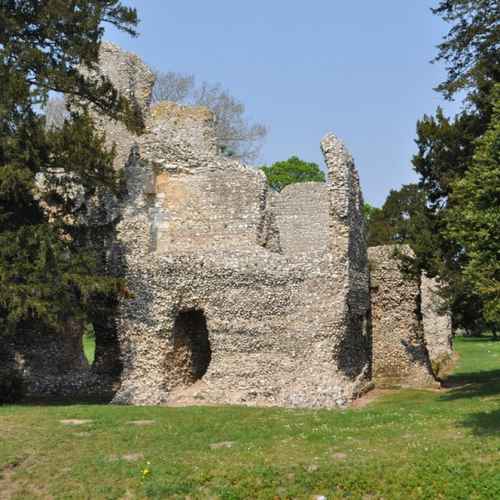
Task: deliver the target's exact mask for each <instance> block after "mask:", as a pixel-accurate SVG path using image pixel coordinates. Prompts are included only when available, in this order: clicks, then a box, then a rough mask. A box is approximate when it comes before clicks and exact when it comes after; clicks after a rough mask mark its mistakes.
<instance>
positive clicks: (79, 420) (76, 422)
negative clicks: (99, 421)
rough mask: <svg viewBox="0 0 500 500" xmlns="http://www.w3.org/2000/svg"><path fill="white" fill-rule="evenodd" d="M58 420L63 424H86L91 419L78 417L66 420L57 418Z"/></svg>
mask: <svg viewBox="0 0 500 500" xmlns="http://www.w3.org/2000/svg"><path fill="white" fill-rule="evenodd" d="M59 422H60V423H61V424H63V425H86V424H90V423H92V422H93V420H82V419H78V418H70V419H67V420H59Z"/></svg>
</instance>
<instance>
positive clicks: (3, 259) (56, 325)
mask: <svg viewBox="0 0 500 500" xmlns="http://www.w3.org/2000/svg"><path fill="white" fill-rule="evenodd" d="M106 22H107V23H111V24H113V25H114V26H115V27H117V28H118V29H121V30H123V31H126V32H128V33H130V34H135V31H134V30H135V26H136V23H137V16H136V12H135V10H134V9H130V8H127V7H124V6H122V5H121V2H119V1H118V0H73V1H71V2H66V1H60V0H42V1H37V2H33V1H30V0H4V1H2V2H1V3H0V26H1V27H2V29H1V30H0V81H1V82H2V84H1V85H0V331H2V332H6V331H8V332H13V333H15V332H22V331H23V330H24V329H25V328H29V327H33V326H34V325H36V328H37V330H39V331H40V332H42V331H43V330H44V329H51V330H54V329H55V330H57V329H59V330H61V329H62V328H63V325H64V321H65V320H66V319H68V318H72V319H86V318H88V317H89V315H91V314H92V313H93V311H95V310H96V308H98V307H99V304H98V302H96V301H95V300H94V298H95V295H96V294H99V293H100V294H106V293H114V292H116V291H117V290H118V289H119V287H120V284H119V282H118V281H117V280H114V279H112V278H110V277H107V276H106V275H105V274H103V272H102V270H101V269H100V266H99V265H98V257H97V251H96V249H95V246H94V245H93V242H95V241H96V239H97V238H98V237H97V235H95V234H91V232H92V230H91V228H90V226H88V225H87V224H86V218H87V217H88V215H89V213H90V211H91V209H92V205H93V204H94V203H95V202H96V199H97V198H98V197H99V196H102V195H105V194H113V193H114V194H117V193H118V192H119V187H120V183H119V178H118V176H117V175H116V174H115V172H114V171H113V168H112V160H113V156H114V153H113V151H107V150H106V149H105V146H104V138H103V137H101V136H99V135H97V134H96V133H95V131H94V127H93V123H92V120H91V118H90V114H89V107H90V106H92V107H94V108H95V109H97V110H98V111H99V112H100V113H104V114H106V115H108V116H109V117H112V118H115V119H119V120H122V121H124V122H125V123H126V124H127V125H128V127H129V128H130V129H131V130H135V131H140V130H141V129H142V119H141V116H140V114H139V112H138V110H136V109H135V108H134V106H133V105H131V103H130V102H129V101H128V100H127V99H126V98H125V97H123V96H121V95H120V94H119V93H118V92H117V91H116V90H115V88H114V87H113V85H112V84H111V82H110V81H109V80H108V79H107V78H104V77H96V76H95V73H93V72H92V70H94V69H96V67H97V64H98V51H99V46H100V41H101V38H102V35H103V27H102V23H106ZM80 68H83V69H84V70H85V71H81V70H80ZM92 75H94V76H92ZM52 91H54V92H58V93H60V94H64V95H65V96H66V97H67V99H68V105H69V110H68V113H69V118H68V119H67V120H66V121H65V122H64V124H63V126H62V127H60V128H54V127H47V126H46V118H45V116H43V115H42V114H40V113H39V109H40V106H41V105H42V106H43V105H44V104H46V102H47V100H48V97H49V93H50V92H52ZM102 229H103V230H104V229H106V228H102ZM108 229H109V228H108ZM99 237H104V236H102V235H101V236H99Z"/></svg>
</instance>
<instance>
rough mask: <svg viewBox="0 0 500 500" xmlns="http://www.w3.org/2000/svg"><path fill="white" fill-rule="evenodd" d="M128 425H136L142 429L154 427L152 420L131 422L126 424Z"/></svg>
mask: <svg viewBox="0 0 500 500" xmlns="http://www.w3.org/2000/svg"><path fill="white" fill-rule="evenodd" d="M127 423H128V424H130V425H137V426H139V427H144V426H147V425H154V424H155V423H156V422H155V421H154V420H131V421H130V422H127Z"/></svg>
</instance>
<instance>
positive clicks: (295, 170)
mask: <svg viewBox="0 0 500 500" xmlns="http://www.w3.org/2000/svg"><path fill="white" fill-rule="evenodd" d="M261 170H262V171H263V172H264V174H265V175H266V177H267V181H268V182H269V185H270V186H271V188H272V189H274V190H275V191H278V192H279V191H281V190H282V189H283V188H284V187H286V186H288V185H289V184H295V183H297V182H325V173H324V172H323V171H322V170H321V169H320V168H319V166H318V165H317V164H316V163H308V162H305V161H303V160H301V159H300V158H298V157H297V156H292V157H290V158H289V159H288V160H285V161H278V162H276V163H273V164H272V165H271V166H270V167H267V166H263V167H261Z"/></svg>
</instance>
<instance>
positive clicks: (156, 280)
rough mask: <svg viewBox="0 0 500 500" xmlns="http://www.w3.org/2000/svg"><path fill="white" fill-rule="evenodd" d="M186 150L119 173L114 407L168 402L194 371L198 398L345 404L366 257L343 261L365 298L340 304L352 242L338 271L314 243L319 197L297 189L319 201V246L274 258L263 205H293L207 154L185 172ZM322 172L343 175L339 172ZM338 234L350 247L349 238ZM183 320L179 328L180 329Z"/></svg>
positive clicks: (360, 352) (362, 341) (362, 357)
mask: <svg viewBox="0 0 500 500" xmlns="http://www.w3.org/2000/svg"><path fill="white" fill-rule="evenodd" d="M176 111H179V110H178V109H177V110H176ZM179 123H183V122H182V121H180V122H179ZM178 126H181V125H178ZM145 137H146V138H147V137H148V135H147V134H146V136H145ZM141 141H142V138H141ZM141 141H140V142H139V144H141ZM196 144H197V143H196V141H190V139H189V130H186V131H185V139H184V140H183V147H182V150H181V149H179V150H178V151H177V152H178V154H180V155H181V156H180V159H179V161H178V162H176V161H175V158H174V157H172V156H171V157H170V158H169V161H168V164H167V163H163V164H162V162H161V161H158V156H156V157H155V158H156V159H155V160H154V161H148V160H147V159H146V158H147V157H146V158H143V157H142V154H141V153H142V149H141V148H140V149H139V151H140V152H139V156H138V157H137V159H136V161H134V162H130V163H129V165H128V166H127V167H126V176H127V180H128V183H129V189H128V192H129V198H128V199H127V200H126V202H125V204H124V206H123V217H122V221H121V222H120V224H119V226H118V240H119V251H120V253H121V255H122V256H123V258H124V260H125V262H126V270H127V271H126V272H127V274H126V277H127V281H128V283H129V289H130V293H131V295H132V296H133V299H131V300H127V301H124V302H123V304H122V307H121V314H120V315H119V318H118V332H119V338H120V346H121V350H122V362H123V367H124V370H123V373H122V386H121V389H120V391H119V392H118V394H117V395H116V398H115V402H124V403H134V404H145V403H162V402H169V401H171V397H170V396H171V394H181V395H182V391H183V390H184V389H185V390H188V389H189V386H190V384H192V383H194V382H195V381H196V380H197V376H198V375H197V374H199V373H201V371H203V372H204V375H203V379H202V383H200V384H198V392H197V401H198V402H200V401H203V402H205V403H240V404H264V405H266V404H267V405H282V406H335V405H343V404H346V403H347V402H348V401H350V400H351V399H352V398H353V397H355V396H356V394H357V393H358V392H359V391H361V390H362V389H363V387H364V385H365V383H366V377H367V365H368V358H367V354H366V335H365V332H364V330H363V319H364V316H363V315H366V313H367V310H368V287H367V279H368V278H367V268H366V254H365V255H364V256H363V255H362V252H358V254H355V255H354V256H353V258H357V256H358V255H361V256H362V258H363V260H362V262H360V263H355V264H353V266H354V268H356V269H359V270H360V271H359V272H361V270H362V269H363V266H365V267H364V276H363V277H364V280H365V283H366V290H365V294H364V295H361V294H359V293H357V294H356V293H354V294H353V295H352V296H350V297H351V300H352V301H353V304H352V307H350V306H349V305H348V304H347V302H346V290H347V291H349V290H350V289H351V288H353V289H355V288H356V287H355V285H354V283H353V282H352V277H353V275H352V274H350V269H349V267H348V266H346V262H347V261H348V260H349V258H348V255H347V254H348V252H349V251H350V249H351V246H350V245H349V244H348V245H346V246H345V247H343V248H342V255H341V258H339V260H338V261H337V260H336V256H335V255H333V254H332V252H331V251H330V249H329V248H328V247H327V246H326V242H327V241H329V240H330V239H331V236H330V232H331V231H332V230H334V228H333V226H332V227H330V224H329V223H328V221H329V214H330V212H331V210H333V208H332V206H333V205H334V203H332V201H331V197H330V195H329V191H328V189H327V188H326V187H325V186H321V190H320V189H318V186H317V185H315V184H312V185H310V186H308V187H309V189H310V188H312V189H311V193H312V197H313V199H314V196H315V194H316V193H317V192H319V193H320V194H321V196H320V197H318V200H320V201H321V204H319V205H318V207H319V208H321V209H322V210H323V213H322V214H320V217H321V218H320V219H319V221H320V222H321V221H324V223H325V226H324V227H323V229H322V230H321V229H320V226H319V224H317V225H316V229H315V230H316V232H317V233H318V234H319V235H320V237H322V238H323V241H324V242H325V245H323V246H320V247H319V249H316V251H315V252H312V253H305V254H304V253H301V252H300V253H299V254H297V253H294V254H287V253H286V251H285V252H284V254H280V252H281V248H280V247H279V245H278V243H277V242H278V241H280V242H281V238H282V237H283V234H282V232H281V231H280V222H281V223H283V220H282V219H280V213H283V212H279V211H277V212H276V213H274V212H273V209H274V207H277V206H279V207H286V206H287V204H288V209H289V210H295V213H297V214H300V211H301V204H303V202H304V197H302V201H301V200H299V198H297V199H296V202H297V203H296V204H295V205H294V203H293V202H292V201H291V200H287V198H286V193H285V199H284V200H282V199H281V196H282V195H277V194H274V195H273V196H270V195H269V193H268V189H267V186H266V183H265V180H264V178H263V177H262V174H261V173H259V172H256V171H254V170H251V169H248V168H246V167H244V166H242V165H239V164H237V163H234V162H231V161H228V160H226V159H224V158H220V157H217V156H209V155H208V154H206V155H205V156H204V157H203V158H202V159H199V160H198V163H197V164H196V165H195V164H188V163H186V157H188V158H189V157H190V155H191V152H190V151H189V148H190V147H193V149H194V148H195V147H196ZM171 151H172V150H170V152H171ZM184 154H185V155H186V156H184ZM205 161H206V162H207V163H204V162H205ZM331 168H332V169H335V168H343V169H353V168H354V166H353V164H352V162H351V163H344V162H338V163H336V164H334V165H332V167H331ZM348 178H349V179H351V178H352V179H355V178H356V176H348ZM306 189H307V186H306ZM351 190H359V185H358V184H357V183H355V182H354V183H351V184H349V185H347V186H346V190H345V192H344V194H345V196H351V197H352V196H354V198H356V199H357V198H359V196H360V195H359V193H356V194H355V195H353V194H352V193H351ZM269 198H273V201H272V203H271V202H270V200H269ZM291 205H294V206H291ZM359 208H360V205H359V204H358V205H356V206H355V207H353V208H352V210H353V212H354V211H356V210H358V209H359ZM271 215H274V219H275V222H273V221H272V219H273V217H271ZM289 215H290V212H288V216H289ZM270 219H271V222H269V220H270ZM343 223H344V224H346V225H348V223H349V221H348V220H345V221H344V222H343ZM283 227H286V225H285V226H283V224H281V228H283ZM344 230H345V233H346V235H347V236H346V241H347V242H349V238H351V237H352V235H355V234H356V230H353V231H352V233H351V232H350V231H348V230H347V229H345V228H344ZM266 232H268V233H271V234H268V235H267V236H263V233H266ZM275 233H278V234H279V236H278V235H277V234H275ZM295 234H296V235H298V233H295ZM263 241H267V242H270V241H274V243H273V245H266V244H262V242H263ZM299 243H300V242H299ZM311 243H312V240H311V239H309V245H311ZM270 246H272V247H273V248H272V249H270V248H269V247H270ZM287 249H289V247H287ZM318 250H319V251H318ZM358 277H359V275H358ZM355 299H357V300H359V301H361V300H364V303H357V304H355V303H354V302H355ZM180 318H184V319H183V320H182V321H181V319H180ZM186 318H187V319H186ZM182 322H184V324H189V325H191V326H190V327H189V328H180V329H179V327H178V325H179V323H182ZM193 325H195V326H196V325H198V327H197V328H198V331H196V332H193ZM179 331H181V332H184V333H182V335H181V338H180V339H179V338H178V335H179ZM186 331H187V332H189V331H191V337H190V338H189V339H186V333H185V332H186ZM200 346H205V352H200ZM208 351H209V353H208ZM195 359H204V360H205V362H206V361H207V360H209V362H208V363H207V364H208V366H206V367H205V366H204V367H203V369H200V368H199V363H198V362H195V361H194V360H195ZM205 369H206V372H205Z"/></svg>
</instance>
